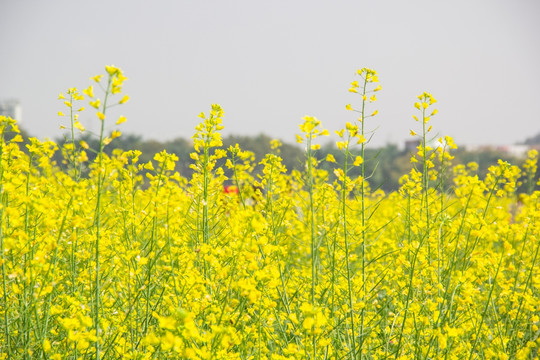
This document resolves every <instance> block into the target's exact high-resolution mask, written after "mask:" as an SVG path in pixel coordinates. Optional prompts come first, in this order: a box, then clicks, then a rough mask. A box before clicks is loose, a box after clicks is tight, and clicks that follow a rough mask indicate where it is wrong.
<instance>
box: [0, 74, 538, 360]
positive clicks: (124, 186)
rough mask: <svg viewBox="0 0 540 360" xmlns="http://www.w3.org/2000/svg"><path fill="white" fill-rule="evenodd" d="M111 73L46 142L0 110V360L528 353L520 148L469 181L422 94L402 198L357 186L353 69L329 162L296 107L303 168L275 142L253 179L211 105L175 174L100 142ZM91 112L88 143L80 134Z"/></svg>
mask: <svg viewBox="0 0 540 360" xmlns="http://www.w3.org/2000/svg"><path fill="white" fill-rule="evenodd" d="M125 80H126V77H125V76H124V75H123V73H122V71H121V70H120V69H119V68H117V67H114V66H107V67H106V71H105V72H104V76H101V75H99V76H96V77H93V78H92V81H93V85H92V86H90V87H88V88H86V89H84V90H82V91H79V90H77V89H75V88H72V89H69V90H68V91H67V92H65V93H62V94H60V100H61V101H62V102H64V104H65V110H64V111H63V112H61V113H60V114H59V115H61V116H62V117H61V118H60V119H61V120H62V124H63V126H64V127H65V129H66V134H67V136H68V138H69V139H71V140H70V141H68V142H67V143H66V145H64V146H63V147H62V148H60V149H59V148H58V145H56V144H55V143H53V142H51V141H39V140H37V139H35V138H30V139H28V141H29V143H28V145H27V146H26V148H23V146H22V141H23V140H24V139H23V138H22V137H21V136H20V135H18V132H19V130H18V128H17V124H16V122H15V121H14V120H13V119H11V118H7V117H2V118H1V119H0V136H1V138H0V247H1V249H0V250H1V251H0V252H1V254H0V255H1V257H0V265H1V267H0V272H1V274H0V276H1V285H0V314H1V316H0V319H1V323H0V358H1V359H53V360H60V359H272V360H285V359H291V360H292V359H351V360H353V359H396V360H397V359H400V360H403V359H533V358H538V347H539V345H540V339H539V336H540V329H539V325H540V317H539V315H540V293H539V289H540V270H539V266H538V265H539V259H538V253H539V247H540V200H539V197H540V192H539V191H536V190H535V189H536V188H537V187H536V186H537V182H538V179H535V177H534V174H535V173H536V166H537V165H536V161H537V156H538V154H537V152H535V151H531V152H530V153H529V158H528V160H527V161H526V162H525V164H524V165H523V166H522V168H518V167H517V166H513V165H511V164H508V163H506V162H502V161H500V162H499V163H498V164H494V165H493V166H492V167H491V168H490V169H489V172H488V174H487V176H485V178H480V177H479V175H478V174H477V168H476V165H475V164H474V163H471V164H466V165H463V164H452V152H453V151H454V149H455V145H454V143H453V140H452V139H451V138H450V137H443V138H442V139H440V140H439V141H438V142H437V143H436V144H437V145H430V144H433V142H431V141H430V140H431V136H432V135H431V134H432V127H431V126H432V123H434V122H435V121H436V117H435V115H436V114H437V110H436V108H435V104H436V100H435V98H434V97H433V95H431V94H429V93H423V94H421V95H419V96H418V97H417V98H416V99H415V100H414V101H413V102H412V103H411V115H413V118H412V119H411V128H412V129H413V130H411V135H412V136H414V137H415V138H417V139H418V141H419V146H418V149H417V152H416V153H415V154H412V157H411V161H412V162H413V165H414V167H413V169H412V170H411V171H410V173H407V174H403V177H402V178H401V180H400V184H401V187H400V189H399V191H396V192H393V193H384V192H382V191H381V190H378V189H373V188H371V187H370V183H369V178H370V175H371V174H369V173H366V171H365V168H364V166H365V163H366V161H371V160H370V159H364V150H365V149H366V147H367V146H369V137H370V134H369V133H367V132H366V128H365V127H364V125H365V124H366V122H370V121H374V119H372V117H375V116H376V115H377V110H376V109H375V108H374V105H375V103H376V100H377V95H378V94H379V90H381V86H380V85H379V80H378V77H377V74H376V72H375V71H373V70H371V69H365V68H364V69H361V70H358V72H357V80H355V81H353V82H352V84H351V87H350V89H349V92H350V93H352V94H351V96H353V97H354V99H355V102H352V103H353V104H352V105H346V108H347V109H348V110H350V111H351V114H352V115H351V121H350V122H349V123H347V124H346V125H345V127H344V128H343V129H338V130H337V131H336V133H337V137H338V138H339V139H338V142H337V144H336V145H337V147H338V148H339V150H340V151H341V152H342V153H343V155H344V156H343V159H344V161H343V162H342V163H337V162H336V160H335V158H334V157H333V156H331V155H329V156H328V157H327V158H326V159H324V160H321V159H319V158H318V157H317V156H316V153H317V150H318V148H319V147H320V142H321V141H322V139H323V137H324V136H326V135H329V131H328V130H326V129H325V128H324V127H323V125H322V124H321V122H320V121H319V120H318V119H316V118H315V117H312V116H306V117H305V118H304V119H302V122H301V124H300V131H299V134H298V135H297V140H298V142H299V143H301V144H302V146H304V147H305V155H306V156H305V166H304V170H303V171H301V172H300V171H287V169H286V168H285V167H284V166H283V164H282V159H281V158H280V143H279V141H274V142H273V143H272V147H273V152H272V153H269V154H267V155H266V156H265V157H264V159H262V160H261V161H260V163H259V165H260V166H261V168H262V171H260V172H257V171H255V166H256V165H257V163H256V162H255V161H254V156H253V154H252V153H249V152H247V151H244V150H243V149H241V148H240V147H239V146H236V147H230V148H229V149H222V148H221V145H222V142H221V135H220V130H222V129H223V124H222V119H223V116H224V112H223V110H222V108H221V107H220V106H219V105H212V106H211V109H210V110H209V111H208V112H205V113H201V114H200V121H201V122H200V124H198V125H197V126H196V127H195V135H194V136H193V152H192V153H191V158H192V159H193V160H194V165H192V167H193V171H194V175H193V176H191V177H190V178H186V177H184V176H183V175H182V174H179V173H177V172H175V171H174V169H175V162H176V161H177V160H178V159H177V157H176V155H174V154H168V153H166V152H161V153H158V154H156V155H155V158H154V161H153V162H149V163H140V162H139V157H140V155H141V154H140V152H138V151H136V150H132V151H120V150H115V151H113V152H112V155H111V156H108V155H106V153H105V152H104V149H105V148H106V147H114V138H115V137H118V136H120V132H119V130H118V128H117V125H119V124H121V123H122V122H124V121H125V120H126V118H125V117H122V116H120V117H115V118H114V119H113V118H112V116H111V115H110V114H111V108H112V107H113V106H117V105H121V104H123V103H125V102H126V101H128V100H129V97H128V96H127V95H124V94H123V93H122V85H123V83H124V81H125ZM98 92H99V93H98ZM413 99H414V98H413ZM413 104H414V107H413V106H412V105H413ZM63 106H64V105H63ZM85 106H86V107H88V109H86V110H85V109H84V107H85ZM92 111H94V112H96V115H95V121H96V122H98V123H99V124H100V132H99V133H98V134H97V137H98V138H99V147H98V148H95V149H92V148H90V147H89V145H88V144H87V143H85V142H81V141H79V140H78V134H79V133H80V132H82V131H85V128H84V125H83V124H82V123H81V122H80V121H79V114H80V113H81V112H85V113H88V112H92ZM115 123H116V125H114V124H115ZM87 126H88V125H87ZM111 129H114V130H112V131H111V132H110V130H111ZM106 134H110V135H108V136H107V135H106ZM23 150H24V151H23ZM353 150H354V151H353ZM58 152H59V153H61V154H62V159H63V161H62V162H55V161H54V160H53V155H54V154H55V153H58ZM353 153H354V154H355V155H353ZM89 154H94V155H95V157H92V156H91V158H92V160H89V158H90V157H89ZM357 154H360V155H357ZM94 158H95V159H94ZM323 161H325V162H328V163H330V164H332V166H333V168H334V170H333V173H329V172H328V171H326V170H322V169H321V167H320V164H321V162H323ZM355 167H356V168H359V169H360V174H361V175H360V176H358V177H354V178H353V177H350V176H349V172H350V171H351V169H352V168H355ZM356 173H358V172H356ZM518 188H520V189H526V190H528V191H525V192H520V193H518V191H517V190H518ZM224 189H225V190H226V191H224Z"/></svg>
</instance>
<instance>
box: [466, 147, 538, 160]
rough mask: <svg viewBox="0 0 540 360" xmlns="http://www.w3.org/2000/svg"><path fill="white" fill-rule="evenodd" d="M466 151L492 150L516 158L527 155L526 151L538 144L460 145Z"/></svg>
mask: <svg viewBox="0 0 540 360" xmlns="http://www.w3.org/2000/svg"><path fill="white" fill-rule="evenodd" d="M462 149H464V150H465V151H468V152H483V151H492V152H498V153H501V154H505V155H508V156H513V157H516V158H525V157H527V152H528V151H529V150H531V149H538V146H531V145H465V146H463V147H462Z"/></svg>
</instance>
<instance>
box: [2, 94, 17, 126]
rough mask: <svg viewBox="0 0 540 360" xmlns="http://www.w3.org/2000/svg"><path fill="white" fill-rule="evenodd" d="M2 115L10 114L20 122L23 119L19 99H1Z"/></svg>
mask: <svg viewBox="0 0 540 360" xmlns="http://www.w3.org/2000/svg"><path fill="white" fill-rule="evenodd" d="M0 115H4V116H9V117H10V118H12V119H15V120H17V122H18V123H20V122H21V121H22V108H21V103H20V102H19V100H16V99H0Z"/></svg>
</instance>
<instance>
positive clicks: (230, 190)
mask: <svg viewBox="0 0 540 360" xmlns="http://www.w3.org/2000/svg"><path fill="white" fill-rule="evenodd" d="M223 192H224V193H225V194H238V188H237V187H236V186H234V185H227V186H224V187H223Z"/></svg>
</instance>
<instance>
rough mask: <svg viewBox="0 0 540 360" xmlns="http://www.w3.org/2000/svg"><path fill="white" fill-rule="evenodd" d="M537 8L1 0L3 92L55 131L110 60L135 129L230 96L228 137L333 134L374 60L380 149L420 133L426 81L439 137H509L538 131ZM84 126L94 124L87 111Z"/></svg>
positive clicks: (169, 129)
mask: <svg viewBox="0 0 540 360" xmlns="http://www.w3.org/2000/svg"><path fill="white" fill-rule="evenodd" d="M539 19H540V1H538V0H506V1H505V0H453V1H437V0H407V1H403V0H379V1H361V0H356V1H318V0H309V1H307V0H306V1H304V0H302V1H294V0H287V1H281V0H273V1H255V0H236V1H228V0H213V1H204V0H199V1H195V0H193V1H187V0H186V1H184V0H176V1H172V0H170V1H165V0H155V1H140V0H92V1H74V0H46V1H44V0H0V48H1V52H0V98H18V99H19V100H20V101H21V103H22V107H23V117H22V120H23V122H22V126H23V127H24V128H26V129H27V130H29V131H30V133H31V134H33V135H36V136H38V137H45V136H49V137H58V136H60V134H61V130H60V129H59V125H60V124H61V122H62V121H66V119H65V118H64V119H60V118H58V116H57V115H56V114H57V112H58V111H59V110H62V108H63V105H62V103H61V102H60V101H58V100H57V97H58V93H59V92H61V91H65V90H66V89H68V88H69V87H78V88H81V89H82V88H85V87H87V86H88V85H90V84H91V81H90V80H89V77H90V76H93V75H96V74H100V73H103V72H104V69H103V68H104V66H105V65H107V64H114V65H116V66H118V67H120V68H122V69H123V70H124V72H125V74H126V76H127V77H128V78H129V81H127V82H126V84H125V87H124V89H125V93H127V94H129V95H130V97H131V100H130V101H129V102H128V103H127V104H125V105H124V106H123V107H121V108H120V107H118V108H117V109H115V115H125V116H127V118H128V121H127V122H126V123H124V124H122V126H121V130H122V131H123V132H124V133H136V134H141V135H143V136H144V137H145V138H155V139H162V140H165V139H167V140H168V139H173V138H175V137H186V138H187V137H190V136H191V135H192V134H193V131H194V130H193V129H194V127H195V125H196V124H197V122H198V120H199V119H198V118H197V114H199V113H200V112H201V111H207V110H208V109H209V107H210V104H212V103H219V104H221V105H222V106H223V108H224V110H225V118H224V125H225V130H224V134H225V135H227V134H231V133H233V134H242V135H255V134H258V133H261V132H263V133H266V134H268V135H271V136H273V137H279V138H281V139H283V140H285V141H288V142H292V141H294V134H295V133H297V132H298V124H299V123H300V122H301V118H302V117H303V116H304V115H312V116H316V117H317V118H319V119H320V120H321V121H322V123H323V125H324V126H325V127H326V128H328V129H329V130H331V131H333V130H337V129H339V128H341V127H343V126H344V124H345V122H347V121H354V119H355V116H354V115H353V114H352V113H350V112H348V111H346V110H345V105H346V104H348V103H352V104H353V105H354V104H358V103H359V98H358V96H355V95H353V94H351V93H349V92H348V88H349V84H350V82H351V81H353V80H357V79H358V77H357V76H355V71H356V69H359V68H362V67H370V68H373V69H375V70H376V71H377V72H378V73H379V79H380V82H381V85H382V87H383V90H382V91H381V92H380V93H379V95H378V97H379V101H377V103H376V106H375V107H374V108H377V109H378V110H379V114H380V115H378V116H377V117H375V118H373V119H369V123H368V124H367V125H368V127H369V129H374V128H377V131H376V133H375V135H374V137H373V144H374V145H382V144H385V143H387V142H393V143H401V142H402V141H404V140H406V139H409V138H410V135H409V129H418V128H419V125H420V124H418V123H416V122H415V121H414V120H413V119H412V115H413V114H415V109H414V107H413V103H414V101H415V98H416V95H418V94H420V93H422V92H423V91H428V92H431V93H433V95H434V96H435V98H437V99H438V104H437V105H438V108H439V114H438V115H437V116H436V117H435V118H434V119H433V126H434V129H435V131H437V132H438V133H440V134H441V135H451V136H454V138H455V140H456V142H457V143H458V144H487V143H499V144H510V143H515V142H518V141H522V140H524V139H525V138H527V137H529V136H532V135H535V134H536V133H538V132H540V21H539ZM374 108H373V109H374ZM81 122H83V124H84V125H85V126H86V127H87V128H88V129H97V128H98V124H97V122H98V120H97V119H96V118H95V116H94V112H92V111H86V112H83V114H82V115H81Z"/></svg>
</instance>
